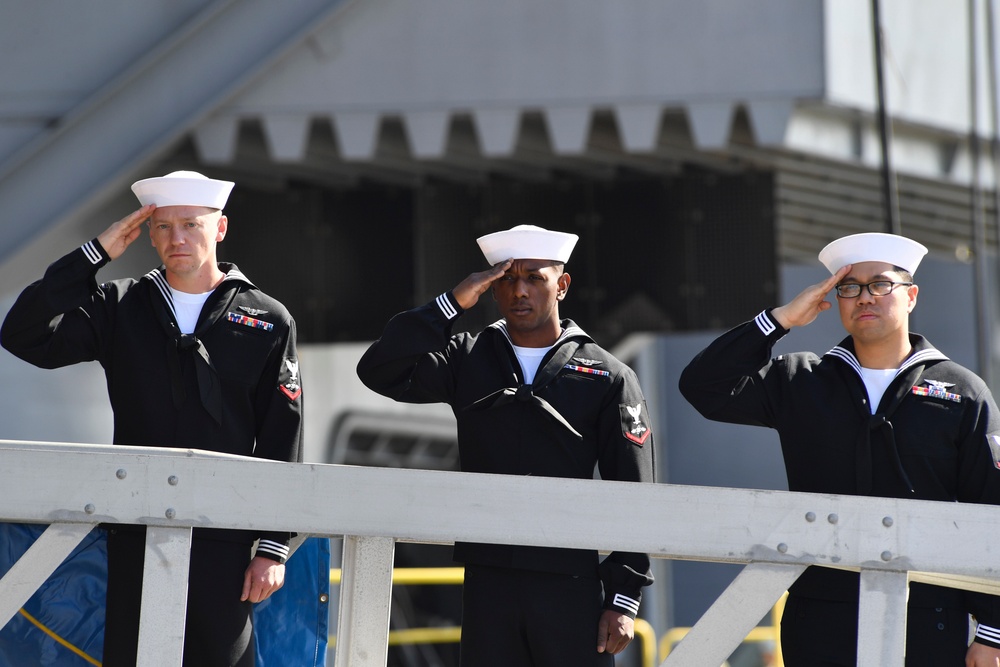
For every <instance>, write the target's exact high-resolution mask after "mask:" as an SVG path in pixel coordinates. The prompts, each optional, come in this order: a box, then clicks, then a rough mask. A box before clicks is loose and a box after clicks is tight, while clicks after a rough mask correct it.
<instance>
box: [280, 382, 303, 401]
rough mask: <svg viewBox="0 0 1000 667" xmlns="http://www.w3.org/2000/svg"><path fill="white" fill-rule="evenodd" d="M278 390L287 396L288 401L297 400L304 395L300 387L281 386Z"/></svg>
mask: <svg viewBox="0 0 1000 667" xmlns="http://www.w3.org/2000/svg"><path fill="white" fill-rule="evenodd" d="M278 389H280V390H281V393H282V394H284V395H285V396H287V397H288V400H290V401H294V400H295V399H297V398H298V397H299V396H301V395H302V387H300V386H298V385H293V386H292V387H286V386H285V385H281V386H280V387H278Z"/></svg>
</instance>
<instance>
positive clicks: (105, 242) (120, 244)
mask: <svg viewBox="0 0 1000 667" xmlns="http://www.w3.org/2000/svg"><path fill="white" fill-rule="evenodd" d="M154 210H156V206H155V205H154V204H146V205H145V206H143V207H142V208H140V209H139V210H137V211H133V212H132V213H129V214H128V215H126V216H125V217H124V218H122V219H121V220H119V221H118V222H116V223H114V224H113V225H111V226H110V227H108V228H107V229H106V230H104V232H103V233H101V234H100V235H99V236H98V237H97V240H98V241H99V242H100V244H101V247H102V248H104V251H105V252H107V253H108V256H109V257H111V259H112V260H116V259H118V258H119V257H121V256H122V253H124V252H125V248H127V247H129V245H131V244H132V241H135V240H136V239H137V238H139V234H141V233H142V227H141V226H142V223H143V222H145V221H146V219H147V218H148V217H149V216H150V214H152V212H153V211H154Z"/></svg>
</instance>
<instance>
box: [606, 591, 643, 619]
mask: <svg viewBox="0 0 1000 667" xmlns="http://www.w3.org/2000/svg"><path fill="white" fill-rule="evenodd" d="M612 604H613V605H615V606H616V607H621V608H622V609H628V610H629V611H630V612H632V613H633V614H638V613H639V601H638V600H633V599H632V598H630V597H628V596H626V595H622V594H621V593H615V597H614V600H612Z"/></svg>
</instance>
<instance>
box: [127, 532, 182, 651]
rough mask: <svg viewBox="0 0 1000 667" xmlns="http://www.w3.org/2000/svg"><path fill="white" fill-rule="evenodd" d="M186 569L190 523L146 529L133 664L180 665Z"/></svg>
mask: <svg viewBox="0 0 1000 667" xmlns="http://www.w3.org/2000/svg"><path fill="white" fill-rule="evenodd" d="M190 569H191V527H190V526H185V527H183V528H166V527H163V526H149V527H147V528H146V556H145V560H144V562H143V571H142V609H141V611H140V612H139V650H138V661H137V662H136V665H137V667H180V665H181V661H182V659H183V658H184V621H185V619H186V617H187V592H188V572H189V570H190Z"/></svg>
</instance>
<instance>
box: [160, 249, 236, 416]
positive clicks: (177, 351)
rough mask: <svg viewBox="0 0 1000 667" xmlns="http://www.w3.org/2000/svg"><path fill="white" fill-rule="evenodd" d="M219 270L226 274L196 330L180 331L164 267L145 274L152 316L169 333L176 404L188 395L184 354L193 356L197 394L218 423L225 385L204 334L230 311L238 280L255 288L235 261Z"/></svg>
mask: <svg viewBox="0 0 1000 667" xmlns="http://www.w3.org/2000/svg"><path fill="white" fill-rule="evenodd" d="M219 268H220V270H222V271H224V272H225V274H226V276H225V278H223V280H222V282H221V283H220V284H219V285H218V287H216V288H215V289H214V290H213V291H212V293H211V294H210V295H209V296H208V299H207V300H206V301H205V305H204V306H203V307H202V309H201V314H200V315H199V316H198V323H197V324H196V325H195V330H194V333H190V334H184V333H181V330H180V327H178V326H177V315H176V312H175V311H174V304H173V297H172V295H171V293H170V287H169V284H168V283H167V279H166V271H165V269H164V267H163V266H160V267H159V268H157V269H153V270H152V271H150V272H149V273H147V274H146V275H145V276H143V278H144V279H146V280H147V281H148V282H149V290H150V299H151V302H152V304H153V316H154V317H155V318H156V321H157V322H159V324H160V326H161V327H162V328H163V330H164V331H165V332H166V334H167V348H166V355H167V365H168V366H169V368H170V389H171V394H172V397H173V401H174V407H175V408H180V407H181V405H183V403H184V401H185V399H186V398H187V392H185V390H184V382H183V378H182V376H181V355H183V354H191V355H193V356H194V367H195V373H196V376H197V380H198V393H199V396H200V398H201V404H202V406H203V407H204V408H205V410H206V411H207V412H208V414H210V415H211V416H212V419H213V420H214V421H215V423H216V424H219V425H220V426H221V425H222V385H221V383H220V380H219V373H218V371H216V370H215V365H214V364H213V363H212V358H211V357H210V356H209V354H208V349H207V348H206V347H205V344H204V343H202V342H201V338H200V337H201V336H203V335H204V334H205V332H206V331H208V330H209V329H210V328H211V327H212V326H213V325H215V323H216V322H218V321H219V320H220V319H221V318H222V317H223V316H224V315H225V313H227V312H228V311H229V309H230V307H231V305H232V303H233V300H234V299H235V298H236V295H237V294H239V292H240V290H239V289H238V284H239V283H244V284H247V285H250V287H253V283H251V282H250V281H249V280H247V278H246V276H244V275H243V273H242V272H241V271H240V270H239V269H238V268H236V266H235V265H233V264H220V265H219Z"/></svg>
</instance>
